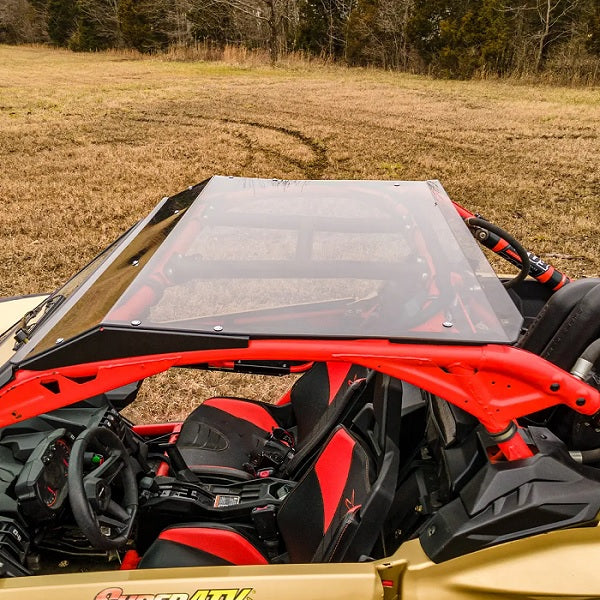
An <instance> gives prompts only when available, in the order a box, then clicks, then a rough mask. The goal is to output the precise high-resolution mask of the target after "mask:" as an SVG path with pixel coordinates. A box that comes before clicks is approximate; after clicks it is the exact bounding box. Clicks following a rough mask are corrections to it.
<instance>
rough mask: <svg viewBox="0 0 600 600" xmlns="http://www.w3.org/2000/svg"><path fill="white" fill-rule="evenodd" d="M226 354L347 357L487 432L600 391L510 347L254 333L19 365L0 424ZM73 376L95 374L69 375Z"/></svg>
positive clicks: (589, 404)
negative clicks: (33, 367) (157, 350)
mask: <svg viewBox="0 0 600 600" xmlns="http://www.w3.org/2000/svg"><path fill="white" fill-rule="evenodd" d="M226 360H294V361H295V360H302V361H311V360H315V361H344V362H353V363H356V364H360V365H363V366H365V367H369V368H373V369H376V370H378V371H381V372H383V373H387V374H388V375H391V376H392V377H396V378H398V379H402V380H404V381H407V382H408V383H411V384H413V385H416V386H418V387H421V388H423V389H425V390H428V391H429V392H431V393H433V394H435V395H437V396H440V397H441V398H444V399H445V400H447V401H448V402H451V403H453V404H455V405H456V406H459V407H461V408H462V409H463V410H465V411H467V412H468V413H470V414H472V415H473V416H474V417H476V418H477V419H478V420H479V421H480V422H481V423H482V424H483V426H484V427H485V428H486V429H487V430H488V431H489V432H490V433H499V432H502V431H505V430H506V428H507V427H508V426H509V425H510V424H511V422H512V421H514V420H516V419H518V418H519V417H522V416H525V415H528V414H531V413H534V412H537V411H539V410H542V409H545V408H549V407H551V406H555V405H558V404H564V405H566V406H569V407H570V408H572V409H573V410H575V411H577V412H580V413H583V414H594V413H596V412H598V410H600V392H598V390H595V389H594V388H592V387H590V386H588V385H587V384H585V383H583V382H582V381H580V380H579V379H577V378H575V377H573V376H572V375H570V374H569V373H567V372H566V371H563V370H562V369H560V368H559V367H557V366H555V365H553V364H552V363H549V362H548V361H546V360H544V359H543V358H541V357H539V356H537V355H535V354H532V353H530V352H527V351H525V350H522V349H520V348H514V347H511V346H496V345H488V346H450V345H433V344H394V343H391V342H389V341H387V340H354V341H353V340H348V341H344V340H297V339H292V340H253V341H251V342H250V343H249V345H248V347H247V348H242V349H240V348H237V349H221V350H204V351H194V352H185V353H180V354H165V355H154V356H145V357H144V356H141V357H140V356H138V357H133V358H123V359H118V360H113V361H104V362H98V363H88V364H81V365H73V366H70V367H63V368H60V369H53V370H49V371H18V372H17V373H16V374H15V378H14V380H13V381H11V382H10V383H9V384H7V385H6V386H5V387H4V388H2V389H1V390H0V426H5V425H10V424H13V423H16V422H19V421H23V420H24V419H28V418H30V417H33V416H36V415H38V414H41V413H44V412H48V411H51V410H54V409H56V408H60V407H61V406H66V405H68V404H73V403H75V402H78V401H80V400H84V399H85V398H89V397H91V396H95V395H97V394H101V393H103V392H106V391H108V390H111V389H115V388H117V387H120V386H123V385H126V384H127V383H131V382H134V381H139V380H140V379H143V378H145V377H148V376H150V375H154V374H156V373H160V372H161V371H165V370H167V369H169V368H171V367H174V366H185V365H190V364H206V363H210V362H214V361H226ZM79 377H93V379H89V380H86V381H84V382H80V381H75V380H74V379H73V378H79ZM49 383H52V385H48V384H49ZM44 384H46V385H44ZM57 389H58V390H59V391H58V392H57V391H56V390H57ZM509 444H510V445H509ZM525 448H526V447H524V445H523V444H521V443H520V442H518V441H512V440H511V442H506V443H504V447H503V452H505V454H507V458H509V459H515V458H525V457H526V456H529V452H528V451H527V452H526V450H525Z"/></svg>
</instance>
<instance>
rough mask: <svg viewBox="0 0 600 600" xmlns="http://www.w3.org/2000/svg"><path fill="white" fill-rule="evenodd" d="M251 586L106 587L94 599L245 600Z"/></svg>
mask: <svg viewBox="0 0 600 600" xmlns="http://www.w3.org/2000/svg"><path fill="white" fill-rule="evenodd" d="M251 591H252V588H237V589H229V590H196V591H195V592H194V593H193V594H185V593H174V594H169V593H162V594H124V593H123V590H122V589H121V588H117V587H113V588H106V589H105V590H102V591H101V592H100V593H98V594H96V597H95V599H94V600H247V598H248V594H250V592H251Z"/></svg>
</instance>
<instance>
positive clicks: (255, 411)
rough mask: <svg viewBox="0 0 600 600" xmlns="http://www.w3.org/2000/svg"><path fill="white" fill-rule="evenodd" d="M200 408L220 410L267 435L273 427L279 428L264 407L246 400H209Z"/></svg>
mask: <svg viewBox="0 0 600 600" xmlns="http://www.w3.org/2000/svg"><path fill="white" fill-rule="evenodd" d="M202 406H212V407H213V408H217V409H218V410H222V411H224V412H226V413H228V414H230V415H232V416H233V417H236V418H238V419H242V420H244V421H248V422H250V423H252V424H253V425H254V426H256V427H258V428H259V429H262V430H264V431H266V432H268V433H271V431H272V430H273V428H274V427H279V424H278V423H277V421H276V420H275V419H274V418H273V417H272V416H271V413H270V412H269V411H268V410H267V409H266V408H265V407H264V406H261V405H259V404H255V403H254V402H248V401H247V400H238V399H237V398H209V399H208V400H205V401H204V402H203V403H202V404H201V405H200V407H199V408H200V409H201V408H202ZM192 414H193V413H192Z"/></svg>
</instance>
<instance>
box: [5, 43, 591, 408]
mask: <svg viewBox="0 0 600 600" xmlns="http://www.w3.org/2000/svg"><path fill="white" fill-rule="evenodd" d="M175 58H177V57H175ZM231 60H234V59H233V58H231ZM252 60H254V59H248V61H246V62H245V61H244V59H243V57H239V56H237V57H235V60H234V62H235V63H236V64H227V63H224V62H211V63H199V62H178V61H176V60H166V59H159V58H147V57H141V56H139V55H136V54H135V53H126V54H120V53H115V52H111V53H106V54H72V53H69V52H66V51H59V50H51V49H46V48H24V47H20V48H15V47H5V46H4V47H3V46H0V164H1V169H0V192H1V194H2V209H3V210H2V213H1V214H0V226H1V231H2V233H3V236H2V245H1V247H0V293H1V294H2V295H13V294H26V293H31V292H36V291H46V290H51V289H53V288H54V287H56V286H57V285H58V284H59V283H60V282H61V281H63V280H64V279H65V277H67V276H68V275H69V274H71V273H72V272H74V271H75V270H76V269H78V268H79V267H80V266H82V265H83V264H84V263H85V262H86V261H87V260H89V259H90V258H91V257H93V256H94V255H95V254H96V253H97V252H98V251H99V250H100V249H101V248H103V247H104V246H106V245H107V244H108V243H109V242H110V241H112V240H113V239H114V238H115V237H117V235H118V234H119V233H121V232H122V231H123V230H124V229H125V228H126V227H128V226H129V225H131V224H132V223H133V222H135V221H136V220H137V219H138V218H140V217H141V216H143V215H144V214H146V213H147V211H148V210H149V209H150V208H151V207H152V206H153V205H154V204H155V203H156V202H157V201H158V200H159V199H160V198H161V197H162V196H165V195H170V194H172V193H174V192H176V191H178V190H181V189H183V188H185V187H186V186H188V185H190V184H192V183H196V182H198V181H200V180H202V179H204V178H206V177H209V176H210V175H213V174H230V175H248V176H263V177H265V176H268V177H278V178H330V179H332V178H348V179H356V178H367V179H440V180H441V181H442V183H443V185H444V187H445V188H446V190H447V191H448V193H449V194H450V196H451V197H452V198H454V199H455V200H457V201H459V202H461V203H463V204H465V205H466V206H467V207H469V208H470V209H472V210H477V211H479V212H481V213H482V214H484V215H485V216H486V217H488V218H490V219H492V220H494V221H496V222H497V223H499V224H501V225H503V226H505V227H506V228H507V229H508V230H510V231H511V232H513V233H514V234H515V235H516V236H517V237H519V238H521V239H522V240H523V241H524V242H525V244H526V245H527V246H528V247H529V248H530V249H532V250H535V251H537V252H538V253H540V254H541V255H542V256H545V255H549V254H559V255H561V256H562V258H551V259H550V260H551V261H552V262H553V263H555V264H556V266H557V267H559V268H561V269H563V270H564V271H566V272H568V273H569V274H571V275H573V276H575V277H579V276H582V275H588V276H590V275H598V274H599V273H600V236H599V235H598V232H599V229H600V169H599V168H598V165H599V164H600V144H599V136H600V94H599V93H598V90H597V89H589V88H588V89H575V88H560V87H548V86H539V85H538V86H533V85H525V84H517V83H510V82H498V81H475V82H450V81H434V80H431V79H428V78H424V77H416V76H409V75H401V74H391V73H385V72H382V71H375V70H356V69H346V68H336V67H332V66H327V65H319V64H317V65H309V64H307V63H305V62H302V61H301V60H298V61H296V62H294V63H293V64H290V65H289V66H287V67H277V68H270V67H264V66H253V64H254V63H252ZM565 257H569V258H565ZM570 257H575V258H570ZM171 381H172V376H163V378H162V380H161V382H160V385H159V386H158V388H157V390H155V391H153V392H150V391H149V392H146V393H144V394H143V398H142V399H141V400H140V402H138V403H136V404H137V407H135V408H134V409H133V410H132V411H130V414H131V415H132V416H133V417H134V418H148V419H159V418H161V413H162V415H164V413H165V411H166V412H167V413H168V414H169V415H171V416H182V415H183V414H185V412H186V410H188V407H189V406H191V405H195V403H196V402H197V401H198V397H205V396H206V395H210V394H213V393H223V391H224V388H223V387H222V386H221V385H220V383H218V382H217V378H216V377H213V376H209V377H208V379H207V378H206V377H201V376H200V374H195V375H194V377H193V378H192V379H191V380H190V381H191V382H192V383H190V384H189V386H188V385H187V383H186V384H185V385H184V384H182V383H181V381H182V380H181V379H180V378H179V379H177V383H176V384H175V385H176V386H179V387H180V390H179V392H178V393H177V394H176V396H177V400H175V396H174V394H173V393H172V390H171V391H168V389H167V387H165V386H167V383H169V382H171ZM238 383H239V382H237V383H235V386H238ZM262 385H263V384H262V382H261V383H259V384H256V382H253V383H251V384H249V387H246V388H239V387H238V388H237V389H236V394H237V395H245V394H253V395H256V393H258V392H257V387H260V386H262ZM186 387H187V388H188V389H185V388H186ZM277 389H278V388H277ZM277 389H273V390H272V393H273V394H276V393H277Z"/></svg>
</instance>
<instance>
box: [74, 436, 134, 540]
mask: <svg viewBox="0 0 600 600" xmlns="http://www.w3.org/2000/svg"><path fill="white" fill-rule="evenodd" d="M68 481H69V502H70V503H71V510H72V511H73V516H74V517H75V521H77V525H79V528H80V529H81V531H82V532H83V533H84V534H85V536H86V537H87V539H88V540H89V542H90V543H91V544H92V546H93V547H94V548H98V549H102V550H111V549H114V548H119V547H121V546H123V545H124V544H125V543H126V542H127V540H128V539H129V534H130V533H131V528H132V527H133V523H134V521H135V517H136V514H137V505H138V490H137V482H136V479H135V473H134V470H133V467H132V465H131V459H130V458H129V454H128V453H127V450H126V449H125V446H124V445H123V442H121V440H120V439H119V438H118V437H117V436H116V435H115V434H114V433H113V432H112V431H110V430H109V429H106V428H104V427H92V428H91V429H86V430H85V431H83V432H82V433H81V434H79V437H78V438H77V439H76V440H75V443H74V444H73V448H72V450H71V456H70V458H69V477H68ZM115 497H117V498H118V500H115Z"/></svg>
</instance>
